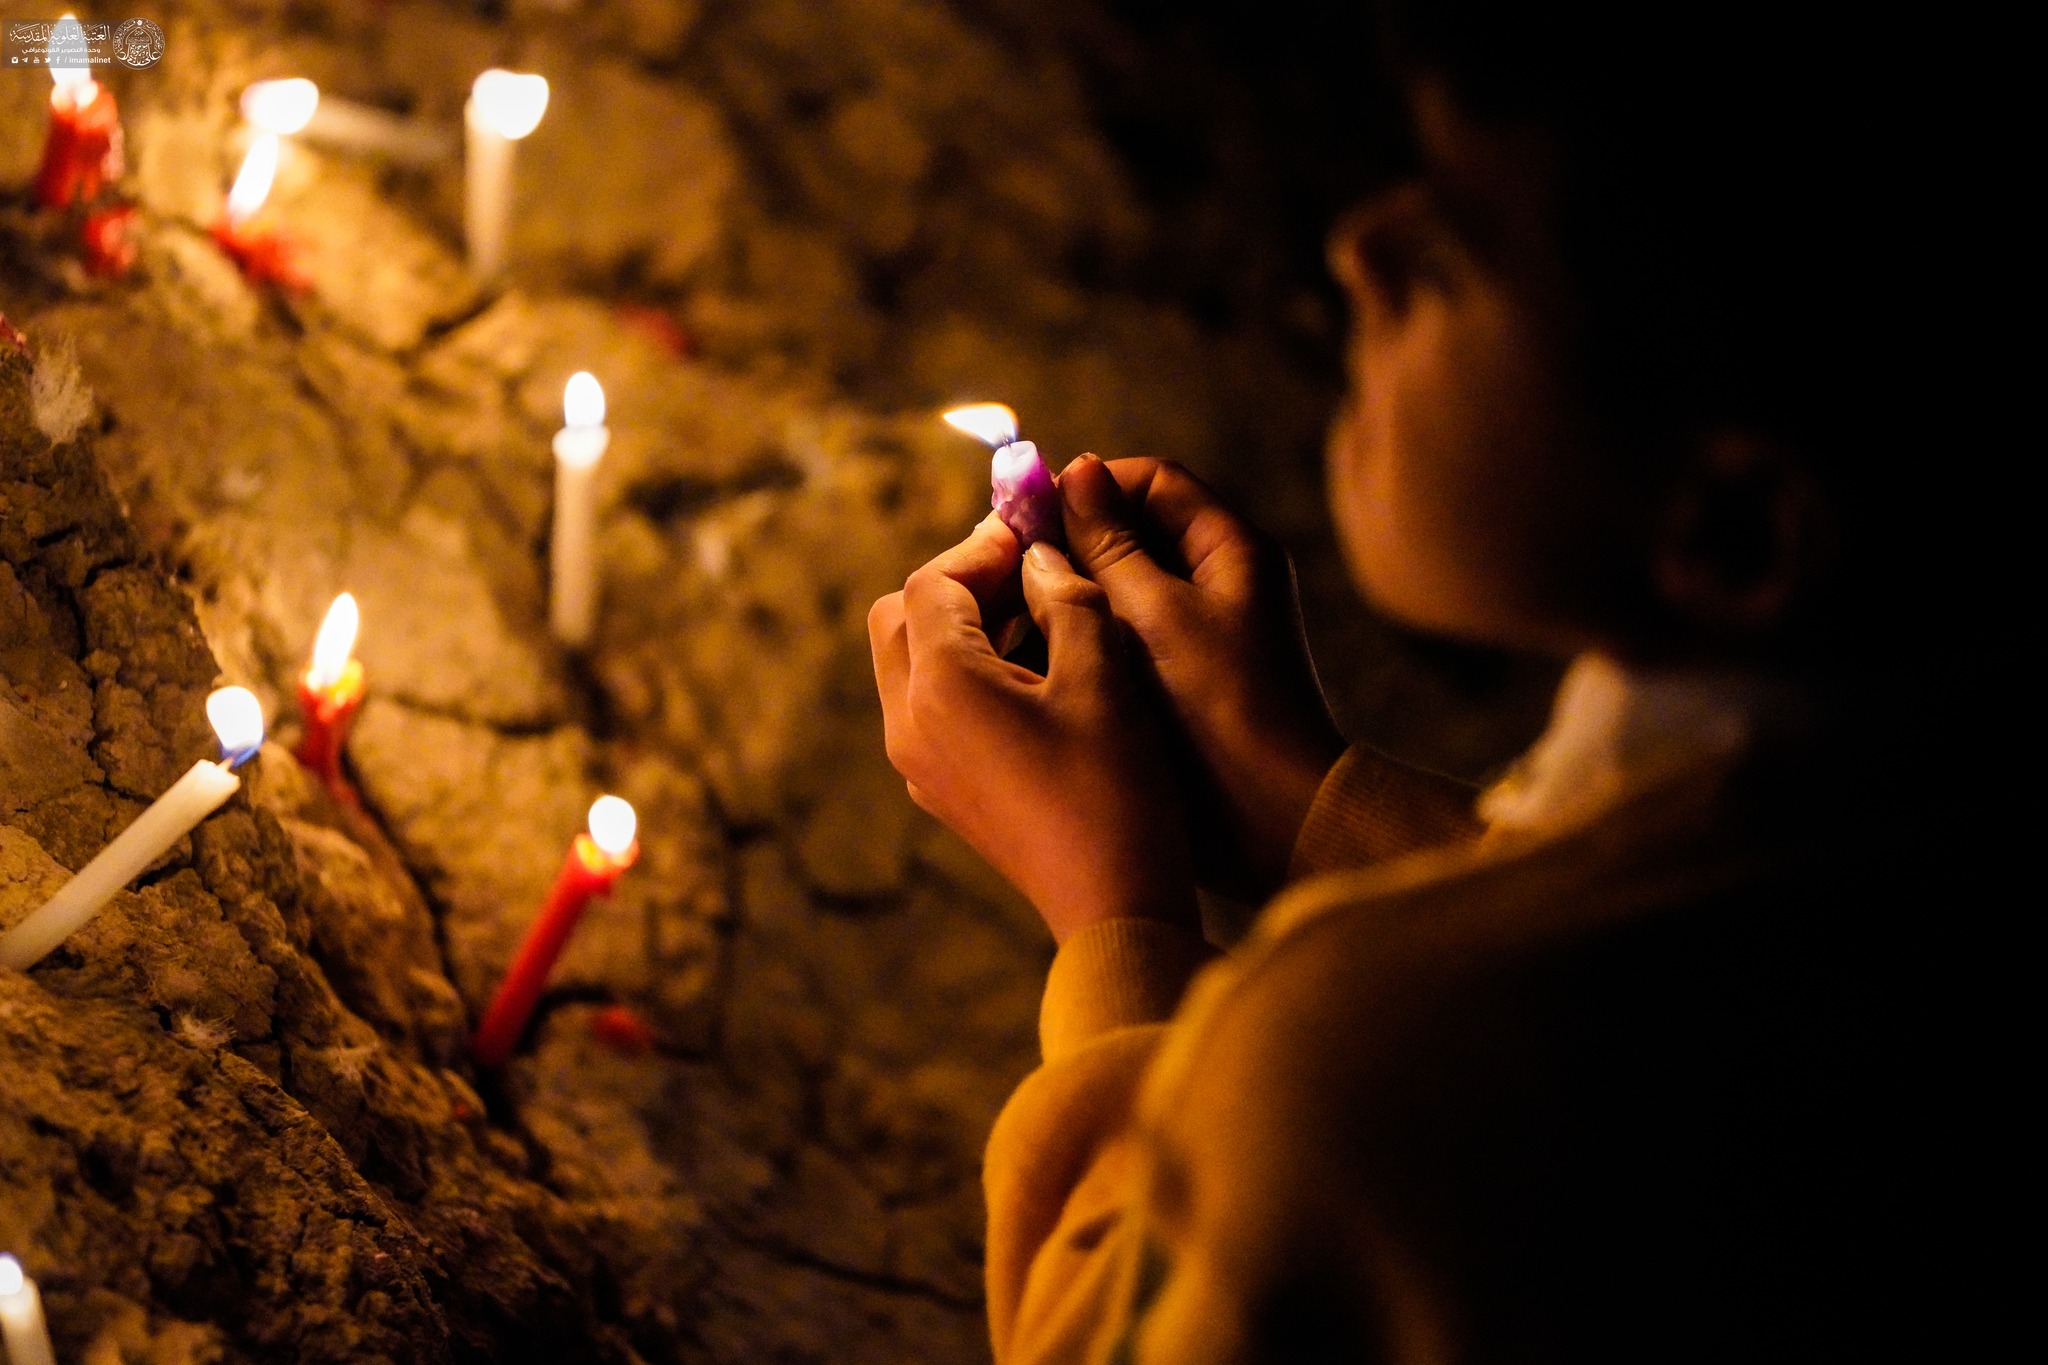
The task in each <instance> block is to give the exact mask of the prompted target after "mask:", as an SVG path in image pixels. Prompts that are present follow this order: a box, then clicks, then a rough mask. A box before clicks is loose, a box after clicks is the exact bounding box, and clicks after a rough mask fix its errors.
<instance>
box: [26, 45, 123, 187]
mask: <svg viewBox="0 0 2048 1365" xmlns="http://www.w3.org/2000/svg"><path fill="white" fill-rule="evenodd" d="M50 75H51V77H52V78H53V79H55V81H56V82H57V88H56V89H54V90H52V91H51V92H50V131H49V135H48V136H47V137H46V138H45V139H44V140H43V165H42V169H41V170H39V171H37V172H36V202H37V203H39V204H41V205H42V206H43V207H44V208H50V209H61V208H66V207H68V206H70V205H72V204H75V203H88V204H89V203H91V202H92V201H93V200H95V199H97V198H99V194H100V190H101V189H102V188H104V187H105V186H106V185H107V183H108V182H110V181H113V180H118V179H119V178H120V176H121V111H120V109H119V108H118V107H116V105H115V104H114V95H113V92H112V91H110V90H108V89H107V88H106V87H104V86H102V85H101V84H100V83H99V82H98V81H96V80H94V79H93V78H92V76H91V74H90V73H89V72H87V71H86V70H85V69H84V68H82V67H70V68H66V67H52V68H50Z"/></svg>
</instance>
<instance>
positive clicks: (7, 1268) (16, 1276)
mask: <svg viewBox="0 0 2048 1365" xmlns="http://www.w3.org/2000/svg"><path fill="white" fill-rule="evenodd" d="M27 1283H28V1276H26V1275H24V1274H22V1273H21V1262H20V1261H17V1260H15V1259H14V1258H13V1257H12V1256H9V1255H6V1254H4V1253H0V1299H11V1298H13V1297H14V1296H15V1295H16V1294H19V1293H20V1292H21V1290H22V1286H24V1285H26V1284H27Z"/></svg>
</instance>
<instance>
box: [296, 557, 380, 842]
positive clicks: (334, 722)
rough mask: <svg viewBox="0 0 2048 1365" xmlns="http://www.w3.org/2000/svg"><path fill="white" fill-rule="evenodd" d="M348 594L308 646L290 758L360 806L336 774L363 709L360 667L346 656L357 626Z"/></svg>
mask: <svg viewBox="0 0 2048 1365" xmlns="http://www.w3.org/2000/svg"><path fill="white" fill-rule="evenodd" d="M361 620H362V616H361V613H360V612H359V611H358V610H357V609H356V599H355V597H354V596H353V595H352V594H349V593H343V594H342V595H341V596H339V597H337V598H335V599H334V605H333V606H331V607H329V608H328V609H327V617H326V619H325V620H323V621H322V622H321V623H320V634H319V635H318V636H317V637H316V638H315V639H314V641H313V664H312V667H310V668H308V669H307V670H306V672H305V676H303V677H301V678H300V679H299V714H300V716H301V717H302V718H303V719H304V720H305V723H306V733H305V734H304V735H303V736H302V737H301V738H300V740H299V743H298V746H297V747H296V748H294V749H293V750H292V753H293V755H294V756H295V757H297V759H298V760H299V762H301V763H303V764H305V765H306V767H307V768H308V769H310V770H311V771H312V772H314V773H315V774H317V775H318V776H319V778H320V780H321V781H322V782H324V783H326V784H327V790H328V791H329V792H331V793H333V794H334V796H335V798H336V799H338V800H341V801H346V802H347V803H348V804H350V805H352V806H353V805H357V804H359V803H358V802H357V799H356V793H355V788H353V787H351V786H350V785H349V783H348V778H346V777H345V776H343V775H342V771H341V750H342V746H343V745H344V744H346V743H347V742H348V727H349V726H350V725H351V724H352V723H354V721H355V718H356V710H357V708H358V707H360V706H361V705H362V704H363V665H362V661H361V660H360V659H357V658H355V657H354V656H353V654H352V653H351V651H353V650H354V649H355V645H356V630H357V628H358V626H359V625H360V624H361Z"/></svg>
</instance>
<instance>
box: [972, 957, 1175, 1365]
mask: <svg viewBox="0 0 2048 1365" xmlns="http://www.w3.org/2000/svg"><path fill="white" fill-rule="evenodd" d="M1213 955H1214V953H1213V950H1211V949H1210V948H1209V946H1208V945H1207V944H1205V943H1203V942H1202V941H1201V939H1200V938H1198V937H1197V936H1195V935H1194V934H1192V933H1189V932H1188V931H1186V930H1184V929H1180V928H1176V927H1175V926H1173V925H1169V924H1163V923H1159V922H1157V921H1154V920H1142V919H1113V920H1107V921H1104V922H1103V923H1101V924H1097V925H1095V926H1093V927H1091V928H1088V929H1085V930H1082V931H1081V932H1080V933H1078V934H1075V935H1074V936H1073V937H1071V938H1069V939H1068V940H1067V941H1066V943H1065V944H1063V945H1062V946H1061V948H1060V951H1059V954H1058V955H1057V956H1056V957H1055V958H1054V959H1053V965H1052V972H1051V975H1050V976H1049V977H1048V978H1047V981H1046V988H1045V999H1044V1002H1043V1004H1042V1005H1041V1007H1040V1010H1039V1045H1040V1048H1041V1051H1042V1052H1043V1055H1044V1064H1043V1065H1042V1066H1040V1067H1039V1069H1038V1070H1037V1071H1035V1072H1033V1073H1032V1074H1031V1075H1030V1076H1028V1077H1026V1078H1025V1080H1024V1083H1023V1084H1022V1085H1020V1086H1018V1088H1017V1092H1016V1093H1015V1094H1014V1095H1012V1096H1011V1097H1010V1102H1009V1103H1008V1104H1007V1105H1005V1106H1004V1108H1003V1112H1002V1115H1001V1117H999V1118H998V1119H997V1120H996V1126H995V1130H994V1131H993V1132H992V1133H991V1134H990V1135H989V1142H988V1150H987V1153H986V1155H985V1158H984V1160H983V1163H982V1180H983V1185H984V1188H985V1191H986V1193H987V1196H988V1214H989V1228H988V1263H987V1282H988V1313H989V1331H990V1335H991V1337H992V1339H993V1343H994V1347H995V1357H996V1360H997V1361H999V1362H1003V1365H1010V1363H1011V1362H1023V1361H1034V1362H1037V1361H1065V1360H1081V1359H1084V1358H1086V1356H1087V1355H1088V1354H1089V1345H1090V1343H1091V1342H1092V1341H1093V1340H1094V1338H1095V1336H1096V1335H1097V1334H1098V1333H1099V1332H1101V1331H1102V1330H1104V1328H1105V1327H1106V1326H1107V1325H1108V1324H1110V1323H1111V1322H1113V1321H1114V1320H1115V1318H1116V1314H1115V1312H1114V1311H1113V1310H1114V1308H1115V1306H1116V1303H1115V1299H1116V1295H1117V1285H1118V1284H1119V1282H1120V1281H1119V1263H1120V1259H1121V1258H1120V1256H1119V1249H1120V1248H1121V1246H1122V1241H1123V1239H1122V1237H1120V1236H1119V1235H1118V1234H1119V1233H1120V1232H1121V1231H1122V1229H1123V1226H1124V1224H1125V1223H1126V1221H1127V1220H1126V1218H1125V1213H1126V1210H1127V1208H1128V1205H1129V1202H1130V1201H1131V1200H1132V1199H1134V1198H1135V1197H1136V1190H1135V1181H1134V1180H1133V1179H1131V1175H1132V1173H1133V1171H1134V1167H1135V1162H1136V1147H1135V1143H1134V1140H1133V1138H1132V1137H1131V1135H1130V1132H1129V1119H1130V1115H1131V1109H1132V1105H1133V1103H1134V1101H1135V1098H1136V1096H1137V1092H1138V1086H1139V1083H1140V1082H1141V1080H1142V1079H1143V1077H1144V1074H1145V1069H1146V1067H1147V1066H1148V1065H1149V1064H1150V1062H1151V1060H1152V1056H1153V1054H1154V1053H1155V1052H1156V1051H1157V1050H1158V1047H1159V1043H1160V1040H1161V1039H1162V1037H1163V1036H1164V1034H1165V1032H1166V1027H1165V1021H1166V1020H1167V1019H1168V1018H1169V1017H1170V1016H1171V1015H1172V1013H1173V1010H1174V1007H1175V1006H1176V1005H1177V1004H1178V1003H1179V1001H1180V997H1181V994H1182V992H1183V991H1184V990H1185V989H1186V988H1187V984H1188V982H1189V980H1190V979H1191V978H1192V977H1193V976H1194V974H1195V972H1196V970H1197V969H1199V968H1200V967H1201V965H1202V964H1203V963H1204V962H1205V961H1207V960H1208V959H1209V958H1210V957H1212V956H1213Z"/></svg>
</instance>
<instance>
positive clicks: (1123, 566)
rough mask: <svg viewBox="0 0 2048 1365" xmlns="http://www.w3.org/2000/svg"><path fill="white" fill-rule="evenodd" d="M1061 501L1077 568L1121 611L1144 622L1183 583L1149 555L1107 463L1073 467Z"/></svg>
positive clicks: (1086, 461)
mask: <svg viewBox="0 0 2048 1365" xmlns="http://www.w3.org/2000/svg"><path fill="white" fill-rule="evenodd" d="M1060 497H1061V501H1062V502H1063V504H1064V507H1065V512H1066V531H1067V547H1068V549H1069V550H1071V551H1072V552H1073V556H1074V563H1075V564H1076V565H1077V566H1078V567H1079V568H1080V570H1081V572H1083V573H1085V574H1087V575H1088V577H1090V578H1092V579H1094V580H1095V581H1096V582H1097V583H1100V584H1101V585H1102V587H1103V590H1104V591H1105V592H1107V593H1108V594H1109V599H1110V601H1111V602H1112V603H1114V604H1115V605H1116V607H1117V608H1118V610H1120V611H1122V612H1124V614H1126V615H1129V616H1133V617H1138V616H1142V615H1143V614H1144V608H1145V605H1146V604H1147V603H1148V602H1150V601H1151V600H1153V599H1154V598H1156V597H1157V596H1158V595H1159V594H1160V593H1161V592H1164V591H1167V590H1169V589H1170V588H1171V586H1172V585H1173V584H1174V583H1175V582H1177V581H1178V580H1176V579H1175V578H1174V577H1173V576H1172V575H1171V574H1169V573H1167V571H1166V570H1164V569H1162V568H1160V567H1159V565H1158V563H1157V562H1156V561H1154V560H1153V558H1152V556H1151V555H1150V554H1149V553H1147V552H1146V550H1145V542H1144V538H1143V536H1141V535H1140V534H1139V532H1138V523H1137V518H1136V517H1135V516H1134V515H1133V512H1132V508H1131V503H1130V499H1128V498H1126V497H1125V496H1124V491H1123V489H1122V488H1120V487H1118V485H1117V481H1116V476H1115V475H1113V474H1111V473H1110V472H1109V466H1108V465H1105V464H1104V463H1103V462H1102V461H1101V460H1099V459H1097V458H1096V457H1095V456H1093V455H1083V456H1082V457H1081V458H1080V459H1078V460H1076V461H1074V463H1072V464H1071V465H1068V466H1067V468H1066V469H1065V470H1064V471H1063V472H1062V473H1061V474H1060Z"/></svg>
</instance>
